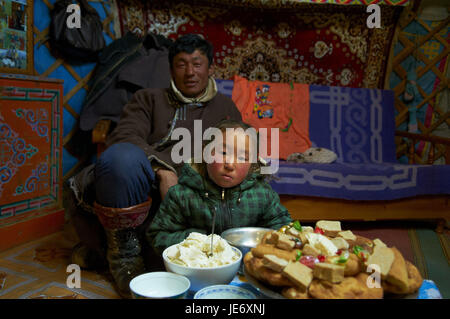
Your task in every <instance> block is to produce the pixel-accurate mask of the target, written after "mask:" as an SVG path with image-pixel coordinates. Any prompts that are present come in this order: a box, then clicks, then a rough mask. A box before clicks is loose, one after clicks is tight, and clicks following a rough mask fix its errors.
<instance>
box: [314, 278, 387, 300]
mask: <svg viewBox="0 0 450 319" xmlns="http://www.w3.org/2000/svg"><path fill="white" fill-rule="evenodd" d="M368 277H369V275H367V274H365V273H359V274H358V275H356V276H355V277H345V278H344V280H343V281H341V282H340V283H339V284H332V283H330V282H328V281H324V280H318V279H314V280H313V281H312V282H311V285H310V286H309V290H308V292H309V294H310V295H311V296H312V297H314V298H318V299H381V298H383V289H382V288H369V287H368V286H367V278H368Z"/></svg>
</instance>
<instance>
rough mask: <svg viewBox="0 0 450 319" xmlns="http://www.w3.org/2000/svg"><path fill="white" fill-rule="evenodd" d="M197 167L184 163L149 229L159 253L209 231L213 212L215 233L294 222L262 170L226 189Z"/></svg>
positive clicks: (149, 234) (271, 226) (151, 240)
mask: <svg viewBox="0 0 450 319" xmlns="http://www.w3.org/2000/svg"><path fill="white" fill-rule="evenodd" d="M193 167H195V169H194V168H193ZM197 167H198V166H195V165H194V166H192V165H189V164H185V165H184V166H183V168H182V173H181V176H180V177H179V180H178V184H177V185H175V186H173V187H171V188H169V191H168V193H167V195H166V197H165V198H164V200H163V202H162V203H161V206H160V207H159V210H158V212H157V213H156V215H155V218H154V219H153V221H152V223H151V224H150V226H149V228H148V230H147V231H146V237H147V240H148V242H149V243H150V245H152V246H153V248H154V249H155V251H156V252H157V253H162V251H163V250H164V249H165V248H167V247H169V246H171V245H174V244H178V243H180V242H181V241H183V240H184V239H185V238H186V237H187V236H188V235H189V234H190V233H191V232H199V233H203V234H210V233H211V226H212V223H213V218H214V212H215V214H216V216H215V230H214V233H216V234H219V235H220V234H221V233H222V232H223V231H225V230H227V229H229V228H234V227H247V226H249V227H250V226H251V227H253V226H255V227H256V226H259V227H267V228H273V229H278V228H280V227H281V226H284V225H287V224H289V223H290V222H291V217H290V215H289V213H288V211H287V210H286V208H285V207H284V206H283V205H282V204H281V203H280V198H279V196H278V194H277V193H276V192H275V191H274V190H273V189H272V187H271V186H270V185H269V184H268V183H267V182H266V181H264V179H263V177H262V175H261V174H259V173H250V174H249V175H248V176H247V177H246V178H245V179H244V181H243V182H242V183H241V184H239V185H237V186H235V187H233V188H229V189H223V188H221V187H219V186H217V185H216V184H214V183H213V182H212V181H211V180H210V179H209V178H208V177H206V174H205V173H201V174H200V173H199V171H201V170H199V169H198V168H197Z"/></svg>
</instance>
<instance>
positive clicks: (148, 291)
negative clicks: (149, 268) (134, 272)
mask: <svg viewBox="0 0 450 319" xmlns="http://www.w3.org/2000/svg"><path fill="white" fill-rule="evenodd" d="M190 286H191V282H190V281H189V279H188V278H186V277H184V276H182V275H178V274H174V273H170V272H164V271H159V272H149V273H145V274H142V275H139V276H137V277H135V278H133V279H132V280H131V281H130V290H131V295H132V297H133V298H134V299H183V298H186V294H187V292H188V290H189V288H190Z"/></svg>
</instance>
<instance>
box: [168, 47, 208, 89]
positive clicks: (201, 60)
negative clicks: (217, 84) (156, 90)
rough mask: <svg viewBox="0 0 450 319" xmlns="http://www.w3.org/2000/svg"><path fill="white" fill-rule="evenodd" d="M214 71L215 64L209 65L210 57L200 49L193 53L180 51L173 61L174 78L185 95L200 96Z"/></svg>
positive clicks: (172, 72) (172, 73) (172, 71)
mask: <svg viewBox="0 0 450 319" xmlns="http://www.w3.org/2000/svg"><path fill="white" fill-rule="evenodd" d="M213 72H214V68H213V66H212V65H211V66H209V65H208V58H207V57H206V55H205V54H203V53H202V52H201V51H199V50H195V51H194V52H192V53H186V52H180V53H178V54H177V55H176V56H175V57H174V59H173V62H172V69H171V75H172V79H173V81H174V82H175V85H176V87H177V88H178V90H180V92H181V93H183V95H184V96H185V97H190V98H194V97H199V96H200V95H201V94H202V93H203V92H204V90H205V88H206V87H207V85H208V78H209V76H210V75H212V74H213Z"/></svg>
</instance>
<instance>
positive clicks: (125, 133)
mask: <svg viewBox="0 0 450 319" xmlns="http://www.w3.org/2000/svg"><path fill="white" fill-rule="evenodd" d="M169 92H170V89H143V90H139V91H137V92H136V94H135V95H134V96H133V98H132V100H131V101H130V102H129V103H128V104H127V105H126V107H125V108H124V109H123V112H122V116H121V118H120V121H119V124H118V125H117V127H116V128H115V129H114V130H113V131H112V133H111V134H109V136H108V139H107V141H106V143H107V146H110V145H112V144H115V143H121V142H128V143H132V144H135V145H137V146H139V147H141V148H142V149H143V150H144V152H145V153H146V154H147V157H148V158H149V160H150V161H152V164H153V161H156V162H158V164H159V165H162V166H165V167H166V168H168V169H171V170H173V171H176V172H177V173H179V169H180V168H181V166H182V163H178V164H177V163H174V162H173V161H172V158H171V151H172V147H173V146H174V145H175V144H176V143H178V142H179V141H178V140H171V139H170V136H171V135H172V132H173V130H174V129H176V128H179V127H183V128H186V129H187V130H188V131H189V132H190V135H191V152H192V154H191V155H189V156H188V157H187V159H189V158H190V157H192V156H193V155H194V154H193V150H194V148H193V141H194V137H195V138H198V139H200V140H202V136H203V132H204V131H205V130H206V129H207V128H209V127H212V126H214V125H216V124H217V123H218V122H219V121H221V120H224V119H232V120H238V121H240V120H241V119H242V118H241V113H239V111H238V109H237V107H236V105H235V104H234V102H233V101H232V100H231V99H230V98H229V97H227V96H225V95H223V94H221V93H217V94H216V96H215V97H214V98H213V99H212V100H210V101H208V102H205V103H203V104H201V105H200V106H197V105H180V104H178V103H170V102H169V98H168V95H169V94H170V93H169ZM194 120H201V124H202V136H194Z"/></svg>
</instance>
